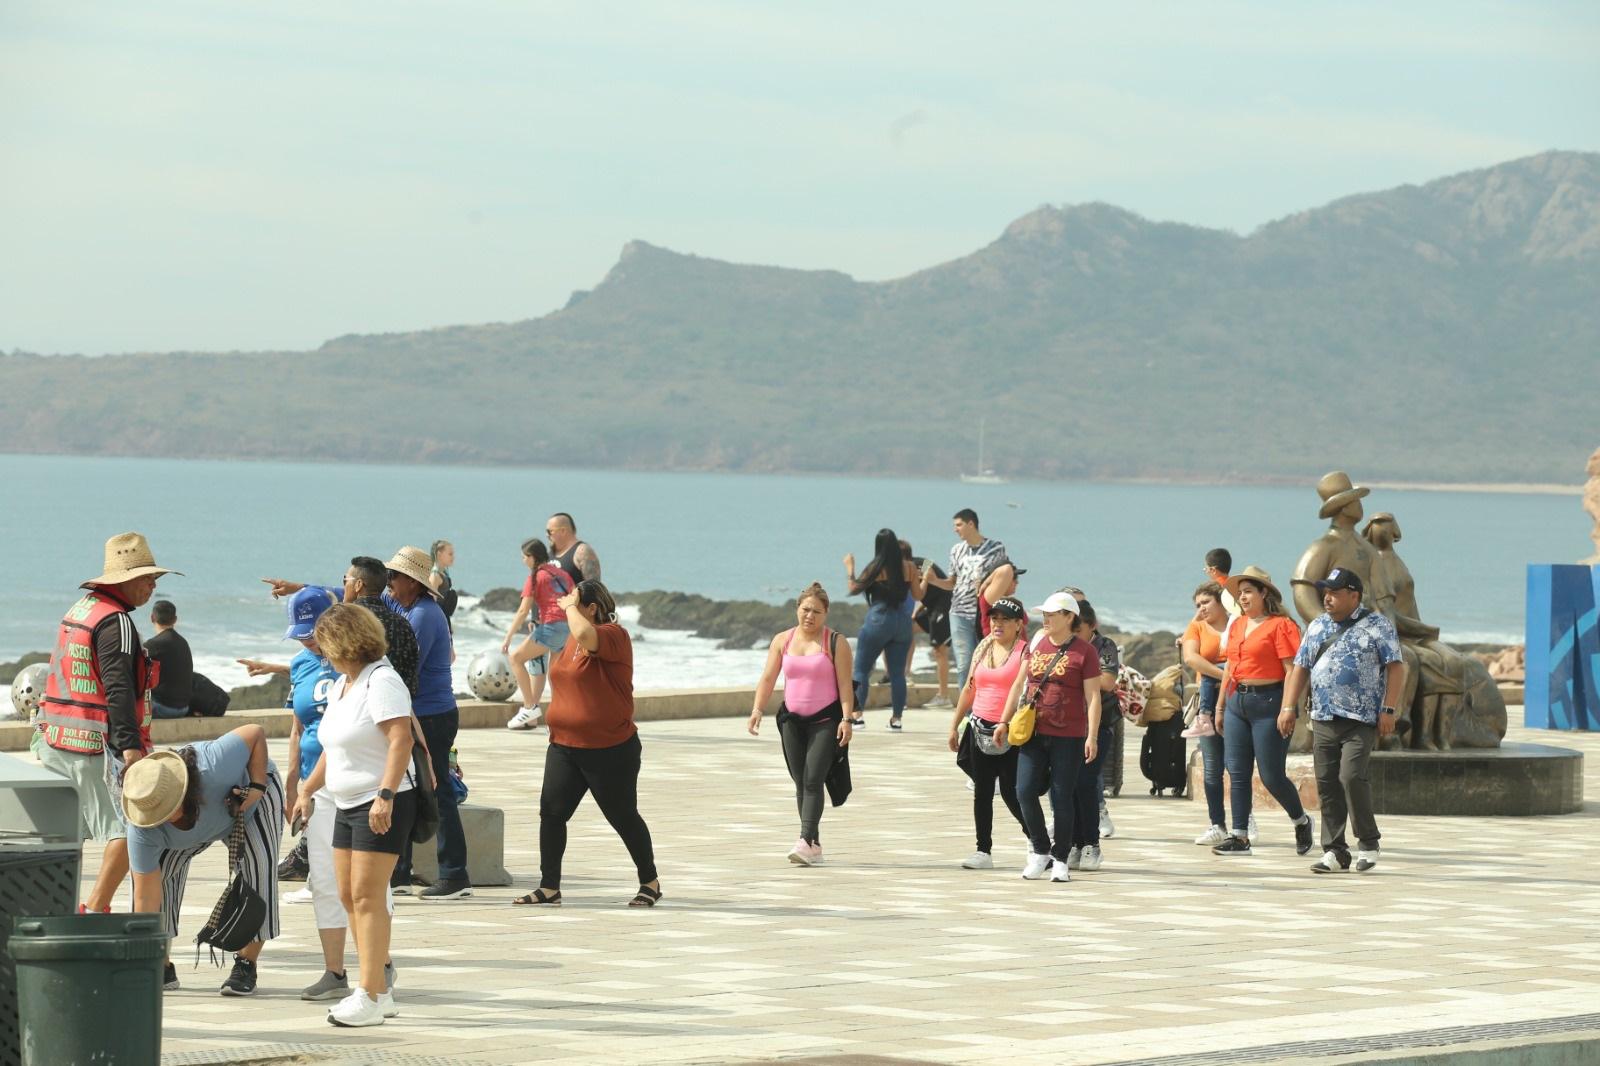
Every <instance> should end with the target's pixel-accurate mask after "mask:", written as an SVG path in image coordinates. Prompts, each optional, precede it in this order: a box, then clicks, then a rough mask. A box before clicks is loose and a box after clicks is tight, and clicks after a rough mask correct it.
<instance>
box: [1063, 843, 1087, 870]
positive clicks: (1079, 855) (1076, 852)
mask: <svg viewBox="0 0 1600 1066" xmlns="http://www.w3.org/2000/svg"><path fill="white" fill-rule="evenodd" d="M1082 861H1083V849H1082V848H1073V849H1072V850H1071V851H1069V852H1067V869H1069V870H1076V869H1077V868H1078V864H1079V863H1080V862H1082Z"/></svg>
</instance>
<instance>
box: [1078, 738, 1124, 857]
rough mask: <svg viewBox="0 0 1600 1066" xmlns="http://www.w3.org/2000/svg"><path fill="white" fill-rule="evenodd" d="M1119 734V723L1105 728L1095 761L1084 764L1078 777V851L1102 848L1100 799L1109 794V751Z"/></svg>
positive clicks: (1095, 754)
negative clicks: (1107, 778)
mask: <svg viewBox="0 0 1600 1066" xmlns="http://www.w3.org/2000/svg"><path fill="white" fill-rule="evenodd" d="M1116 732H1117V730H1116V725H1115V724H1112V725H1108V726H1102V727H1101V729H1100V740H1099V749H1098V750H1097V751H1096V752H1095V753H1094V761H1093V762H1088V763H1084V764H1083V772H1082V773H1080V774H1079V775H1078V787H1077V788H1075V789H1074V790H1073V792H1072V804H1073V821H1072V825H1073V831H1072V846H1073V847H1075V848H1087V847H1096V848H1097V847H1099V846H1100V797H1101V796H1104V795H1105V785H1104V771H1105V767H1106V752H1108V751H1110V750H1111V741H1112V739H1113V738H1114V737H1115V736H1116Z"/></svg>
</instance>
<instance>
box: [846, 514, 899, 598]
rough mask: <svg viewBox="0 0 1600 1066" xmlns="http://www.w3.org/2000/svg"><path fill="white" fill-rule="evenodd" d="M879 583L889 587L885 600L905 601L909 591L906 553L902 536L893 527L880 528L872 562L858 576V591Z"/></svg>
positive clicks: (874, 543) (863, 590)
mask: <svg viewBox="0 0 1600 1066" xmlns="http://www.w3.org/2000/svg"><path fill="white" fill-rule="evenodd" d="M878 583H882V584H883V585H884V586H886V587H887V589H888V595H887V596H885V597H884V599H885V601H887V602H888V603H891V604H898V603H904V602H905V599H906V593H907V592H908V591H909V589H908V587H907V585H906V555H905V552H904V551H902V550H901V549H900V538H899V537H897V536H895V535H894V530H892V529H880V530H878V537H877V539H876V540H875V541H874V542H873V556H872V562H870V563H868V564H867V568H866V569H865V570H863V571H861V573H860V574H858V575H857V576H856V591H857V592H865V591H866V590H867V588H868V587H869V586H871V585H874V584H878Z"/></svg>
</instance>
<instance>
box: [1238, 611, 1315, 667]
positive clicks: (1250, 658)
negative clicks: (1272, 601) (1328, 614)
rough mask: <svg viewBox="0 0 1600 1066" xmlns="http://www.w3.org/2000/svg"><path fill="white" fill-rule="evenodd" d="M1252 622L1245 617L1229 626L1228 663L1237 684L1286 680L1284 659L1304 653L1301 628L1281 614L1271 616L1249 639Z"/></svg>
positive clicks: (1263, 621) (1241, 616)
mask: <svg viewBox="0 0 1600 1066" xmlns="http://www.w3.org/2000/svg"><path fill="white" fill-rule="evenodd" d="M1249 624H1250V620H1249V619H1248V618H1246V617H1245V616H1244V615H1240V616H1239V617H1238V618H1235V619H1234V620H1233V621H1232V622H1231V623H1230V624H1229V625H1228V663H1229V665H1231V666H1232V667H1233V683H1234V684H1238V683H1239V682H1240V681H1242V680H1245V679H1250V680H1264V679H1267V678H1271V679H1272V680H1275V681H1276V680H1282V678H1283V677H1284V675H1285V673H1286V672H1285V670H1284V668H1283V660H1284V659H1293V658H1294V653H1295V652H1297V651H1299V650H1300V627H1299V626H1297V625H1295V624H1294V620H1293V619H1291V618H1288V617H1286V616H1284V615H1281V614H1273V615H1268V616H1267V617H1266V618H1263V619H1262V620H1261V624H1260V625H1258V626H1256V628H1255V631H1254V632H1253V633H1251V634H1250V635H1249V636H1245V632H1244V631H1245V626H1247V625H1249Z"/></svg>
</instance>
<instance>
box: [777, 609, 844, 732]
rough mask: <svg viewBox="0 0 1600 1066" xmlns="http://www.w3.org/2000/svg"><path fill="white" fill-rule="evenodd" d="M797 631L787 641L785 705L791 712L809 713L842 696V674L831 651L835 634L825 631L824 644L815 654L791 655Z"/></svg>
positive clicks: (784, 656)
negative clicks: (829, 646)
mask: <svg viewBox="0 0 1600 1066" xmlns="http://www.w3.org/2000/svg"><path fill="white" fill-rule="evenodd" d="M794 634H795V631H794V630H793V629H791V630H789V639H788V640H787V641H785V642H784V645H783V705H784V706H785V707H787V708H788V709H789V713H790V714H798V715H801V716H802V717H809V716H810V715H813V714H816V713H817V712H818V711H820V710H822V709H823V708H824V707H827V706H828V705H829V704H831V703H833V702H834V701H835V700H837V699H838V698H839V675H838V673H836V672H835V671H834V668H833V660H832V659H830V658H828V652H827V648H828V641H829V640H830V639H831V637H832V634H831V633H830V632H829V631H828V630H826V629H824V630H823V631H822V648H821V649H819V650H818V651H816V652H815V653H814V654H811V655H790V654H789V645H791V644H793V643H794Z"/></svg>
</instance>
